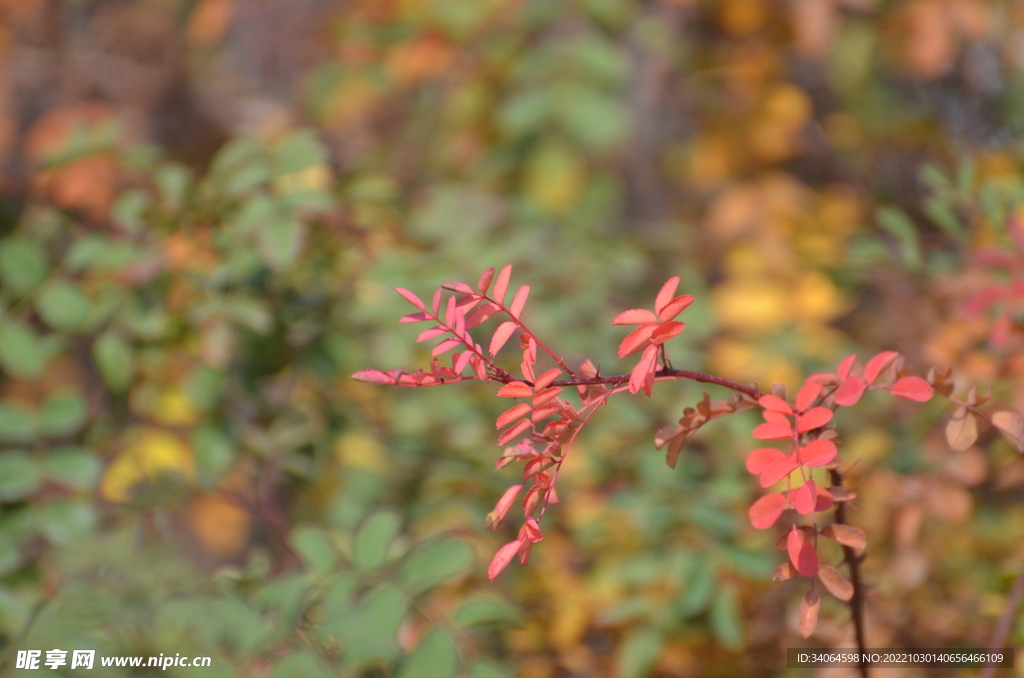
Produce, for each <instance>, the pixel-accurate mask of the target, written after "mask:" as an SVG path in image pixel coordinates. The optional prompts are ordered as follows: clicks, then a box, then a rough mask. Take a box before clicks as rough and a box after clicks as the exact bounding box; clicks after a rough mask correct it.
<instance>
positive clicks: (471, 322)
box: [466, 301, 501, 330]
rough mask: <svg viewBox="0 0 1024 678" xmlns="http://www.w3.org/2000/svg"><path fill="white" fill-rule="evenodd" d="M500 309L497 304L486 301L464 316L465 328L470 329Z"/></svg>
mask: <svg viewBox="0 0 1024 678" xmlns="http://www.w3.org/2000/svg"><path fill="white" fill-rule="evenodd" d="M500 310H501V307H499V306H498V305H497V304H495V303H492V302H490V301H488V302H487V303H486V304H484V305H483V306H481V307H480V308H478V309H476V310H475V311H473V313H472V314H470V315H469V316H467V317H466V329H467V330H471V329H473V328H474V327H476V326H477V325H479V324H480V323H482V322H484V321H485V320H487V319H489V318H490V317H491V316H493V315H494V314H495V313H497V312H498V311H500Z"/></svg>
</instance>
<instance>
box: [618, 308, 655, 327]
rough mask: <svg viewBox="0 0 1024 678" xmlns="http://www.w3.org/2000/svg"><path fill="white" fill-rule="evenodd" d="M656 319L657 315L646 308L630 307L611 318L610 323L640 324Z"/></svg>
mask: <svg viewBox="0 0 1024 678" xmlns="http://www.w3.org/2000/svg"><path fill="white" fill-rule="evenodd" d="M657 321H658V318H657V316H655V315H654V313H652V312H651V311H648V310H647V309H646V308H631V309H629V310H628V311H623V312H622V313H620V314H618V315H617V316H615V317H614V318H612V325H640V324H641V323H653V322H657Z"/></svg>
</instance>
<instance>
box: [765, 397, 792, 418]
mask: <svg viewBox="0 0 1024 678" xmlns="http://www.w3.org/2000/svg"><path fill="white" fill-rule="evenodd" d="M757 402H758V404H760V405H761V407H763V408H765V409H766V410H772V411H774V412H782V413H783V414H793V408H792V407H790V406H789V403H787V402H786V401H785V400H783V399H782V398H780V397H778V396H774V395H763V396H761V397H760V398H758V400H757Z"/></svg>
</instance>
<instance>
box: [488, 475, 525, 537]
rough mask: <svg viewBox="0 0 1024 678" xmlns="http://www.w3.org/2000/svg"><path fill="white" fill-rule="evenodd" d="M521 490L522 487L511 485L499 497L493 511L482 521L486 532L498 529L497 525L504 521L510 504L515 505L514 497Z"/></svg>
mask: <svg viewBox="0 0 1024 678" xmlns="http://www.w3.org/2000/svg"><path fill="white" fill-rule="evenodd" d="M521 489H523V486H522V485H513V486H512V487H510V488H508V489H507V490H505V494H503V495H501V499H499V500H498V503H497V505H495V507H494V510H493V511H491V512H490V513H488V514H487V517H486V518H485V519H484V528H485V529H486V530H487V531H488V532H494V531H495V530H496V529H498V525H500V524H501V521H503V520H504V519H505V515H506V514H507V513H508V510H509V509H510V508H511V507H512V504H513V503H515V500H516V496H518V495H519V490H521Z"/></svg>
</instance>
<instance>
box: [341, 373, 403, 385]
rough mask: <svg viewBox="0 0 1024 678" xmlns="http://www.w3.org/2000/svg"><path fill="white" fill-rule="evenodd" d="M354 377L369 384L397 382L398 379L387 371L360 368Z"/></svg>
mask: <svg viewBox="0 0 1024 678" xmlns="http://www.w3.org/2000/svg"><path fill="white" fill-rule="evenodd" d="M352 378H353V379H355V380H356V381H362V382H365V383H367V384H397V383H398V380H397V379H395V378H394V377H392V376H391V375H390V374H388V373H387V372H381V371H380V370H360V371H359V372H356V373H355V374H353V375H352Z"/></svg>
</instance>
